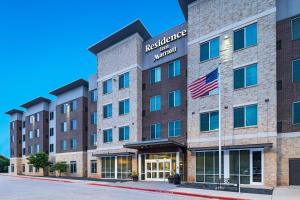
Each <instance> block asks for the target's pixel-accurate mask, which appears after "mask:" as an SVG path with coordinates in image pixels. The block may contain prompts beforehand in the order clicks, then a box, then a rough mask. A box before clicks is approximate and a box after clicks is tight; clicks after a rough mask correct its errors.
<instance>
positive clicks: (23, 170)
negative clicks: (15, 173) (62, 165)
mask: <svg viewBox="0 0 300 200" xmlns="http://www.w3.org/2000/svg"><path fill="white" fill-rule="evenodd" d="M22 172H23V173H25V164H22Z"/></svg>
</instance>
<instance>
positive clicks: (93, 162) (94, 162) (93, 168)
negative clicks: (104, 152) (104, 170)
mask: <svg viewBox="0 0 300 200" xmlns="http://www.w3.org/2000/svg"><path fill="white" fill-rule="evenodd" d="M91 173H92V174H96V173H97V160H91Z"/></svg>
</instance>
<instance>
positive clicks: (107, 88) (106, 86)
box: [103, 79, 112, 94]
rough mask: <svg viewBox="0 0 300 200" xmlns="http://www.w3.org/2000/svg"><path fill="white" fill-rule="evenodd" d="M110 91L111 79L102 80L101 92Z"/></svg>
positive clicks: (107, 92) (106, 92)
mask: <svg viewBox="0 0 300 200" xmlns="http://www.w3.org/2000/svg"><path fill="white" fill-rule="evenodd" d="M111 92H112V79H108V80H106V81H104V82H103V94H109V93H111Z"/></svg>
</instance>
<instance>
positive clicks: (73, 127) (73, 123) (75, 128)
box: [71, 119, 77, 131]
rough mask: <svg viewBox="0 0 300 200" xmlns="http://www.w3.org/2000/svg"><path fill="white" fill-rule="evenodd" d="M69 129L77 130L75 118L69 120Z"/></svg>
mask: <svg viewBox="0 0 300 200" xmlns="http://www.w3.org/2000/svg"><path fill="white" fill-rule="evenodd" d="M71 130H72V131H74V130H77V120H76V119H73V120H71Z"/></svg>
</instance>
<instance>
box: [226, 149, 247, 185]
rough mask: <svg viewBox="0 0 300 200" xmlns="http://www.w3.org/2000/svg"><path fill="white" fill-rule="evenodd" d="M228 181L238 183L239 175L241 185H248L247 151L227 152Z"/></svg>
mask: <svg viewBox="0 0 300 200" xmlns="http://www.w3.org/2000/svg"><path fill="white" fill-rule="evenodd" d="M229 163H230V164H229V165H230V167H229V169H230V174H229V175H230V180H231V181H232V182H234V183H238V180H239V175H240V180H241V184H249V183H250V152H249V150H241V151H239V150H236V151H230V152H229Z"/></svg>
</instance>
